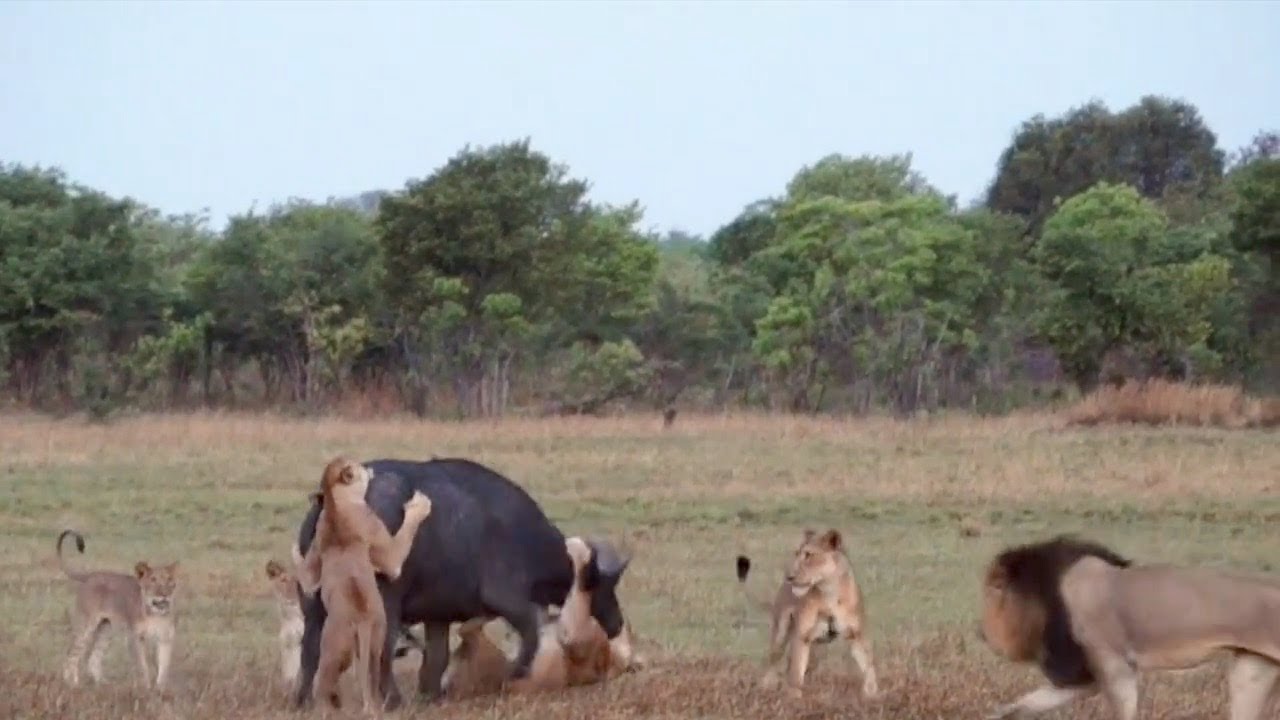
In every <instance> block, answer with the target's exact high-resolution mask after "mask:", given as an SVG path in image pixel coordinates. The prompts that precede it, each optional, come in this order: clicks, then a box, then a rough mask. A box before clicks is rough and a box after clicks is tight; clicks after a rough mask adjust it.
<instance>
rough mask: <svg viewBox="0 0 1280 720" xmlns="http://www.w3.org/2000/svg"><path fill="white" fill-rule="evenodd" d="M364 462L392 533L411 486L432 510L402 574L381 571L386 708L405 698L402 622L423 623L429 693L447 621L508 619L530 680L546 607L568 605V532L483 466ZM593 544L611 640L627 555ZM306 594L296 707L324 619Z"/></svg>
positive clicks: (314, 511)
mask: <svg viewBox="0 0 1280 720" xmlns="http://www.w3.org/2000/svg"><path fill="white" fill-rule="evenodd" d="M365 466H366V467H368V468H369V470H371V471H372V473H373V478H372V480H370V482H369V490H368V492H367V493H366V494H365V499H366V501H367V502H368V504H369V506H370V507H371V508H373V510H374V512H376V513H377V514H378V517H380V518H381V519H382V521H383V522H384V523H386V525H387V529H388V530H390V531H391V532H393V533H394V532H395V531H396V530H397V529H398V528H399V527H400V524H401V523H402V522H403V521H404V507H403V506H404V503H405V501H406V500H408V499H409V497H410V495H411V494H412V492H413V491H414V490H419V491H421V492H423V493H425V494H426V495H427V497H429V498H431V515H430V516H428V517H427V519H426V521H425V522H423V524H422V527H421V528H419V530H418V534H417V535H416V536H415V537H414V540H413V549H412V550H411V551H410V552H409V557H408V559H407V560H406V561H405V564H404V569H403V570H402V572H401V575H400V577H399V579H397V580H396V581H395V582H387V580H386V578H384V577H383V576H382V575H379V576H378V588H379V589H380V590H381V592H382V599H383V604H384V606H385V608H386V612H387V639H386V645H385V651H384V653H383V661H382V689H383V692H384V694H385V697H386V703H387V706H388V707H389V708H394V707H396V706H398V705H399V704H400V702H401V698H400V691H399V689H398V688H397V687H396V683H395V679H394V677H393V676H392V674H391V661H392V659H393V657H394V651H395V645H396V638H397V637H398V636H399V635H400V634H401V627H402V625H415V624H417V623H423V624H424V630H425V644H426V647H425V651H424V653H423V659H422V666H421V668H420V669H419V671H418V692H419V693H421V694H423V695H426V696H428V697H437V696H439V694H440V682H441V676H442V675H443V674H444V670H445V666H446V664H447V663H448V659H449V624H450V623H454V622H463V621H466V620H469V619H472V618H476V617H501V618H503V619H505V620H506V621H507V622H508V623H510V624H511V627H512V628H514V629H515V630H516V632H517V633H518V634H519V635H520V652H519V654H518V655H517V657H516V661H515V663H514V664H513V667H512V677H523V676H525V675H526V674H527V672H528V669H529V664H530V663H531V662H532V660H533V655H534V653H535V651H536V650H537V645H538V622H539V617H540V614H541V610H542V609H543V608H545V607H546V606H548V605H559V604H560V603H562V602H564V598H565V595H566V594H567V593H568V592H569V587H570V585H571V584H572V582H573V566H572V564H571V562H570V560H569V557H568V554H567V553H566V552H565V545H564V541H565V538H564V535H563V534H561V532H560V530H559V529H557V528H556V526H555V525H553V524H552V523H551V521H550V520H549V519H548V518H547V516H546V515H545V514H544V513H543V512H542V508H540V507H539V506H538V503H537V502H535V501H534V500H533V498H531V497H530V496H529V494H528V493H527V492H525V491H524V489H523V488H521V487H520V486H519V485H516V484H515V483H514V482H512V481H511V480H508V479H507V478H505V477H503V476H502V475H499V474H498V473H496V472H494V471H493V470H490V469H489V468H486V467H484V466H483V465H480V464H478V463H474V462H471V461H468V460H461V459H456V458H440V459H432V460H430V461H427V462H415V461H408V460H374V461H372V462H367V463H365ZM319 514H320V505H319V503H317V502H315V501H313V502H312V504H311V508H310V510H309V511H308V512H307V516H306V518H305V519H304V520H303V522H302V528H301V530H300V531H299V533H298V547H299V549H301V550H302V552H303V553H306V551H307V548H308V547H310V545H311V540H312V537H313V535H314V534H315V526H316V520H317V518H318V516H319ZM592 547H593V549H594V550H595V552H594V553H593V559H592V562H593V563H595V564H596V565H597V567H598V569H599V572H600V576H601V580H602V582H601V586H600V588H599V589H598V590H597V591H596V592H595V594H594V595H593V596H592V603H591V614H592V615H593V616H594V617H595V619H596V620H597V621H599V623H600V625H601V627H603V628H604V631H605V633H606V634H607V635H608V636H609V638H610V639H612V638H615V637H617V636H618V635H619V634H620V633H621V632H622V629H623V617H622V610H621V608H620V607H619V606H618V599H617V595H616V588H617V584H618V581H619V580H620V579H621V578H622V573H623V571H624V570H626V566H627V561H626V560H625V559H623V558H621V557H620V556H619V554H618V553H617V552H616V551H615V550H614V549H613V548H612V547H610V546H609V545H608V544H607V543H603V542H599V543H593V544H592ZM300 599H301V602H302V614H303V618H304V621H305V625H304V630H303V635H302V672H301V676H300V680H301V682H300V683H299V684H298V687H297V695H296V697H295V701H296V704H297V705H298V706H302V705H304V704H306V703H307V702H308V701H309V700H310V696H311V684H312V680H313V679H314V676H315V672H316V666H317V665H318V663H319V659H320V657H319V656H320V630H321V628H322V627H323V624H324V619H325V610H324V605H323V604H322V603H321V601H320V596H319V593H317V594H316V595H315V596H314V597H307V596H306V595H303V594H301V593H300Z"/></svg>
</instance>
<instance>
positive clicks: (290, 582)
mask: <svg viewBox="0 0 1280 720" xmlns="http://www.w3.org/2000/svg"><path fill="white" fill-rule="evenodd" d="M267 580H268V581H269V582H270V583H271V594H272V595H274V596H275V598H276V601H277V602H279V603H280V604H281V605H285V606H291V605H297V604H298V586H297V579H296V578H295V577H294V576H293V573H291V572H289V571H288V570H286V569H285V567H284V566H283V565H281V564H280V563H278V562H276V561H275V560H268V561H267Z"/></svg>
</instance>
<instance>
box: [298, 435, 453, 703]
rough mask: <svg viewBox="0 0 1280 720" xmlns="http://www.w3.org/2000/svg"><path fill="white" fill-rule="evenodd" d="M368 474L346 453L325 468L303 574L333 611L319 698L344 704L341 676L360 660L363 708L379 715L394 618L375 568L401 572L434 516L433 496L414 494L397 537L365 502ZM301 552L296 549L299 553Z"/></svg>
mask: <svg viewBox="0 0 1280 720" xmlns="http://www.w3.org/2000/svg"><path fill="white" fill-rule="evenodd" d="M369 479H370V472H369V469H368V468H366V467H365V466H364V465H361V464H360V463H357V462H353V461H350V460H347V459H346V458H342V457H338V458H334V459H333V460H331V461H330V462H329V464H328V465H327V466H326V467H325V469H324V475H323V477H322V480H321V487H322V495H323V500H322V503H323V509H322V510H321V511H320V518H319V520H318V523H317V526H316V535H315V540H314V542H312V543H311V547H310V548H308V550H307V554H306V556H304V557H303V558H302V561H301V562H300V563H298V567H297V573H298V578H297V579H298V584H299V586H300V587H301V588H302V591H303V592H305V593H307V594H308V595H313V594H315V592H316V590H317V589H318V590H319V591H320V598H321V600H322V601H323V603H324V607H325V611H326V617H325V621H324V627H323V629H322V630H321V631H320V663H319V666H318V667H317V669H316V679H315V686H314V688H313V693H314V695H313V696H314V697H315V698H316V699H320V698H325V699H327V700H328V701H329V703H330V704H331V705H332V706H333V707H335V708H336V707H338V706H339V704H340V701H339V697H338V679H339V678H340V677H341V675H342V673H343V672H344V671H346V669H347V668H348V667H350V666H351V664H352V660H353V659H354V660H357V661H358V662H357V664H356V673H357V676H358V677H359V680H360V686H361V690H362V696H363V700H364V710H365V712H374V713H379V712H381V710H382V690H381V678H382V676H381V673H382V654H383V642H384V640H385V638H386V634H387V615H386V610H385V609H384V608H383V606H382V595H381V593H379V592H378V583H377V579H376V578H375V577H374V572H375V570H376V571H378V572H381V573H383V574H384V575H386V576H387V577H388V578H389V579H391V580H395V579H396V578H398V577H400V570H401V568H402V567H403V566H404V561H405V558H406V557H408V555H409V550H410V549H411V548H412V545H413V537H414V535H415V534H416V533H417V532H418V527H419V526H420V525H421V524H422V522H423V520H425V519H426V518H427V516H428V515H430V514H431V501H430V500H429V499H428V498H427V496H426V495H423V494H422V493H419V492H414V494H413V496H412V497H410V498H409V500H408V501H407V502H405V505H404V522H403V523H401V525H400V529H399V530H398V531H397V532H396V534H395V536H394V537H392V536H391V534H390V533H389V532H387V528H386V526H385V525H383V524H382V520H381V519H379V518H378V516H377V515H376V514H375V513H374V512H373V510H372V509H370V508H369V506H368V504H366V503H365V499H364V496H365V492H366V491H367V490H368V487H369ZM297 554H298V553H297V548H296V547H295V549H294V555H295V558H296V557H297Z"/></svg>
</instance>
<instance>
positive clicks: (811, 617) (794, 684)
mask: <svg viewBox="0 0 1280 720" xmlns="http://www.w3.org/2000/svg"><path fill="white" fill-rule="evenodd" d="M737 569H738V580H739V582H740V584H741V585H742V587H743V592H747V588H746V580H747V574H748V573H749V572H750V570H751V560H750V559H749V558H747V557H746V556H743V555H739V556H738V559H737ZM747 597H748V599H750V600H751V601H752V602H754V603H755V604H757V605H758V606H760V607H761V608H763V609H765V610H768V611H769V614H770V631H769V635H770V640H769V652H768V656H767V660H766V666H767V670H768V675H767V677H768V678H772V677H773V673H774V668H775V667H776V666H777V664H778V662H779V660H781V659H782V657H783V655H784V653H785V655H786V658H787V686H788V691H789V692H790V693H791V694H793V695H798V694H800V692H801V688H802V687H803V685H804V677H805V673H806V672H807V670H808V668H809V657H810V653H811V652H812V649H813V645H814V644H816V643H825V642H831V641H832V640H834V639H836V638H838V637H843V638H845V639H846V640H848V641H849V645H850V654H851V655H852V656H853V660H854V662H855V663H857V665H858V669H859V670H860V671H861V672H862V693H863V695H864V696H866V697H868V698H873V697H876V696H877V695H879V693H880V689H879V684H878V683H877V680H876V669H875V661H874V659H873V657H872V654H871V647H870V645H869V644H868V643H867V639H866V634H865V633H866V625H867V622H866V606H865V605H864V603H863V599H862V590H861V588H860V587H859V586H858V581H857V578H855V577H854V573H853V567H852V565H851V564H850V562H849V558H848V556H847V555H846V554H845V550H844V541H843V538H842V537H841V535H840V532H839V531H838V530H834V529H831V530H827V531H826V532H825V533H823V534H822V535H818V534H817V533H816V532H815V531H813V530H805V532H804V539H803V540H802V541H801V542H800V545H799V547H797V548H796V550H795V552H794V553H793V554H792V556H791V562H790V563H789V564H788V566H787V573H786V577H785V578H784V579H783V582H782V584H781V585H779V586H778V591H777V593H775V594H774V597H773V600H772V601H770V600H766V599H763V598H754V597H752V596H751V594H750V593H749V592H747Z"/></svg>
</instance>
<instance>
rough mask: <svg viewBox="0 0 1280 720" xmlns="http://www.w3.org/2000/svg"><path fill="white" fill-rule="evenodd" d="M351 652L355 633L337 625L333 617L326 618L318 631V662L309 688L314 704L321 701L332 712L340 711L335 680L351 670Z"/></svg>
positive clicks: (344, 626) (343, 625)
mask: <svg viewBox="0 0 1280 720" xmlns="http://www.w3.org/2000/svg"><path fill="white" fill-rule="evenodd" d="M354 651H355V633H353V632H352V630H351V627H350V626H349V625H348V624H347V623H340V622H337V621H336V620H335V619H334V617H333V616H329V617H328V618H326V619H325V623H324V628H323V629H322V630H321V631H320V662H319V664H318V666H317V667H316V675H315V684H314V685H312V697H313V698H314V699H315V700H316V701H317V702H321V701H323V702H325V703H328V705H329V707H331V708H335V709H337V708H341V707H342V696H341V695H340V694H339V686H338V680H339V679H341V678H342V673H344V672H346V671H347V668H349V667H351V661H352V656H353V655H354V654H355V652H354Z"/></svg>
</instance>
